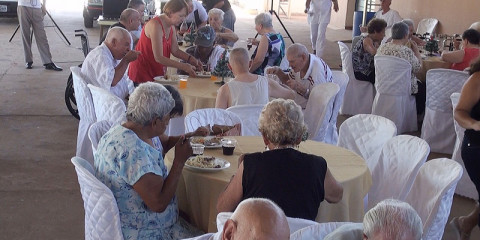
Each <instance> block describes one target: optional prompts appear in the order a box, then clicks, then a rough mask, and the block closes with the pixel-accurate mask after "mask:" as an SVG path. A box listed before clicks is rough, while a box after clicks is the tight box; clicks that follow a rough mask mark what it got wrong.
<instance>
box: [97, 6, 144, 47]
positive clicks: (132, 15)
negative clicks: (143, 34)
mask: <svg viewBox="0 0 480 240" xmlns="http://www.w3.org/2000/svg"><path fill="white" fill-rule="evenodd" d="M141 22H142V16H141V15H140V13H139V12H138V11H137V10H135V9H133V8H127V9H125V10H123V12H122V14H121V15H120V21H119V22H117V23H115V24H113V25H112V26H111V27H110V29H111V28H114V27H121V28H124V29H127V31H129V32H132V31H136V30H138V27H139V26H140V23H141ZM107 33H108V32H107ZM107 33H106V34H105V35H103V38H102V40H101V42H103V41H105V38H106V37H107ZM131 34H132V33H131ZM132 35H133V34H132ZM132 37H133V36H132ZM133 39H135V40H136V41H138V38H136V37H135V38H133ZM135 40H134V41H135Z"/></svg>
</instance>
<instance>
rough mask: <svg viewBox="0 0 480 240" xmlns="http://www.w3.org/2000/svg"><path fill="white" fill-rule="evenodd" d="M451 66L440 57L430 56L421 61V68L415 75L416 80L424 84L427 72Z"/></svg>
mask: <svg viewBox="0 0 480 240" xmlns="http://www.w3.org/2000/svg"><path fill="white" fill-rule="evenodd" d="M451 65H452V64H451V63H449V62H445V61H443V60H442V58H441V57H438V56H430V57H427V58H426V59H424V60H423V61H422V67H421V68H420V70H419V71H418V72H417V74H415V75H416V76H417V78H418V80H420V81H422V82H424V83H425V81H426V80H425V79H426V76H427V72H428V70H430V69H434V68H450V66H451Z"/></svg>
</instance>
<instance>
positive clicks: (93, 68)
mask: <svg viewBox="0 0 480 240" xmlns="http://www.w3.org/2000/svg"><path fill="white" fill-rule="evenodd" d="M131 39H132V38H131V37H130V33H129V32H128V31H127V30H125V29H124V28H121V27H114V28H111V29H110V30H109V31H108V33H107V38H106V39H105V41H104V42H103V43H102V44H101V45H100V46H98V47H96V48H95V49H93V50H92V51H91V52H90V53H89V54H88V55H87V57H86V58H85V61H83V65H82V73H83V74H84V75H85V76H86V77H87V80H88V82H90V83H91V84H93V85H95V86H97V87H100V88H103V89H105V90H107V91H110V92H112V93H113V94H115V95H116V96H118V97H119V98H121V99H122V100H124V101H126V99H127V97H128V95H129V93H130V92H132V91H133V83H132V82H131V80H130V79H129V78H128V76H127V75H126V74H125V72H126V70H127V67H128V64H129V63H130V62H132V61H134V60H135V59H137V57H138V55H139V54H140V52H137V51H133V50H131V48H130V45H131Z"/></svg>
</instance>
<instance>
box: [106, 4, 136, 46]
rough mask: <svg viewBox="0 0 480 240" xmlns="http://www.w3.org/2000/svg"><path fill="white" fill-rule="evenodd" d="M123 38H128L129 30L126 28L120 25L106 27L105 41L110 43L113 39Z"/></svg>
mask: <svg viewBox="0 0 480 240" xmlns="http://www.w3.org/2000/svg"><path fill="white" fill-rule="evenodd" d="M135 11H137V10H135ZM137 12H138V11H137ZM124 38H129V39H130V38H131V36H130V32H128V30H127V29H125V28H122V27H113V28H110V29H108V32H107V36H106V37H105V42H108V43H111V42H112V40H113V39H117V41H119V40H121V39H124Z"/></svg>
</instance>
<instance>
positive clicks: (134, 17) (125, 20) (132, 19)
mask: <svg viewBox="0 0 480 240" xmlns="http://www.w3.org/2000/svg"><path fill="white" fill-rule="evenodd" d="M120 23H121V24H123V25H124V26H125V28H126V29H127V30H128V31H134V30H137V29H138V26H140V23H141V15H140V13H139V12H138V11H137V10H136V9H133V8H127V9H125V10H123V12H122V14H121V15H120Z"/></svg>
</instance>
